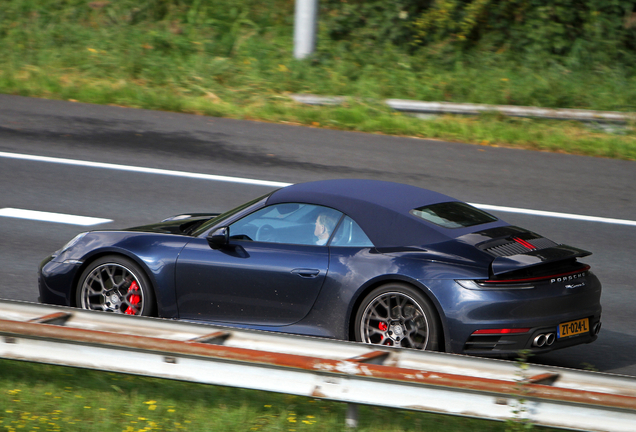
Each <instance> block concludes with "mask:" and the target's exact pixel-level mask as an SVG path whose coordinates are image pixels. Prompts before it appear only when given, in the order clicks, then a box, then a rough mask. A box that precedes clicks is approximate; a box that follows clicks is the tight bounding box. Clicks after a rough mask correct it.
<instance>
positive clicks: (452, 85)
mask: <svg viewBox="0 0 636 432" xmlns="http://www.w3.org/2000/svg"><path fill="white" fill-rule="evenodd" d="M320 4H321V20H320V26H319V43H318V47H317V50H316V53H315V54H314V55H313V56H312V57H311V58H309V59H306V60H304V61H298V60H295V59H293V56H292V41H293V10H294V0H260V1H258V0H143V1H139V0H95V1H90V0H55V1H51V0H4V1H2V2H0V92H3V93H8V94H18V95H25V96H35V97H45V98H53V99H63V100H71V101H80V102H89V103H97V104H111V105H120V106H127V107H138V108H148V109H157V110H168V111H180V112H187V113H195V114H202V115H210V116H223V117H232V118H240V119H251V120H261V121H271V122H286V123H293V124H302V125H308V126H314V127H326V128H334V129H342V130H354V131H363V132H373V133H385V134H395V135H406V136H414V137H422V138H434V139H440V140H450V141H463V142H470V143H474V144H480V145H489V146H514V147H523V148H531V149H537V150H545V151H557V152H567V153H573V154H584V155H593V156H601V157H611V158H621V159H629V160H636V128H635V126H636V123H634V122H632V123H630V124H627V125H625V126H624V127H613V128H609V130H608V129H605V128H601V127H599V126H598V125H590V124H581V123H576V122H558V121H547V120H533V119H513V118H508V117H505V116H501V115H497V114H485V115H481V116H474V117H459V116H442V117H438V118H433V119H428V120H421V119H415V118H412V117H409V116H406V115H402V114H399V113H396V112H392V111H391V110H390V109H388V108H386V107H385V106H384V105H383V104H382V103H381V102H380V101H381V100H383V99H386V98H400V99H411V100H424V101H449V102H474V103H489V104H510V105H522V106H541V107H554V108H581V109H596V110H615V111H631V110H633V109H634V105H635V102H634V101H635V100H636V77H635V76H634V67H635V65H636V51H635V48H636V11H635V4H636V1H621V0H602V1H600V0H559V1H557V2H554V1H548V0H537V1H534V2H527V1H522V0H510V1H506V2H500V1H496V0H473V1H469V0H435V1H430V2H422V1H417V0H396V1H393V2H386V1H380V0H347V1H341V0H323V1H321V3H320ZM290 93H311V94H321V95H338V96H349V97H350V99H349V102H348V103H347V104H345V105H344V106H338V107H333V106H332V107H311V106H304V105H301V104H298V103H295V102H293V101H292V100H291V99H290V98H289V94H290Z"/></svg>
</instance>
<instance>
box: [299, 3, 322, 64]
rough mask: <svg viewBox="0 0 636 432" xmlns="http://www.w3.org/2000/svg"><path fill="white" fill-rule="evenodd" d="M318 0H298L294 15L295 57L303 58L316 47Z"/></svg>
mask: <svg viewBox="0 0 636 432" xmlns="http://www.w3.org/2000/svg"><path fill="white" fill-rule="evenodd" d="M317 28H318V0H296V13H295V17H294V57H295V58H297V59H302V58H305V57H307V56H308V55H310V54H311V53H313V52H314V49H315V48H316V31H317Z"/></svg>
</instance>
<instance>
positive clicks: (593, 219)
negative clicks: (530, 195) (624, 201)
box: [469, 203, 636, 226]
mask: <svg viewBox="0 0 636 432" xmlns="http://www.w3.org/2000/svg"><path fill="white" fill-rule="evenodd" d="M469 204H470V203H469ZM470 205H472V206H475V207H477V208H480V209H482V210H492V211H501V212H508V213H522V214H528V215H533V216H547V217H555V218H561V219H574V220H580V221H588V222H601V223H609V224H616V225H631V226H636V221H631V220H626V219H612V218H603V217H597V216H584V215H577V214H572V213H559V212H549V211H543V210H530V209H521V208H515V207H501V206H494V205H488V204H470Z"/></svg>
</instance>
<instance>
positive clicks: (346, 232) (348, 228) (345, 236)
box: [330, 216, 373, 247]
mask: <svg viewBox="0 0 636 432" xmlns="http://www.w3.org/2000/svg"><path fill="white" fill-rule="evenodd" d="M330 246H351V247H373V243H371V240H369V237H367V235H366V234H365V233H364V231H362V228H360V225H358V224H357V223H356V222H355V221H354V220H353V219H351V218H350V217H349V216H345V217H344V219H343V220H342V223H341V224H340V226H339V227H338V230H337V231H336V234H335V235H334V236H333V240H332V241H331V244H330Z"/></svg>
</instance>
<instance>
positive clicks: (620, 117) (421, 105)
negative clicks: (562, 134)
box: [290, 94, 636, 123]
mask: <svg viewBox="0 0 636 432" xmlns="http://www.w3.org/2000/svg"><path fill="white" fill-rule="evenodd" d="M290 97H291V98H292V99H293V100H295V101H296V102H299V103H304V104H308V105H341V104H343V103H344V102H346V101H347V100H352V99H354V98H349V97H346V96H318V95H308V94H302V95H300V94H292V95H290ZM384 103H385V104H386V105H388V106H389V107H390V108H392V109H394V110H396V111H400V112H405V113H411V114H414V115H434V114H462V115H476V114H480V113H483V112H499V113H501V114H504V115H507V116H512V117H531V118H545V119H554V120H576V121H583V122H598V123H627V122H628V121H630V120H636V113H632V112H618V111H592V110H582V109H567V108H558V109H553V108H539V107H522V106H514V105H487V104H472V103H453V102H419V101H412V100H405V99H387V100H385V101H384Z"/></svg>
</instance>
